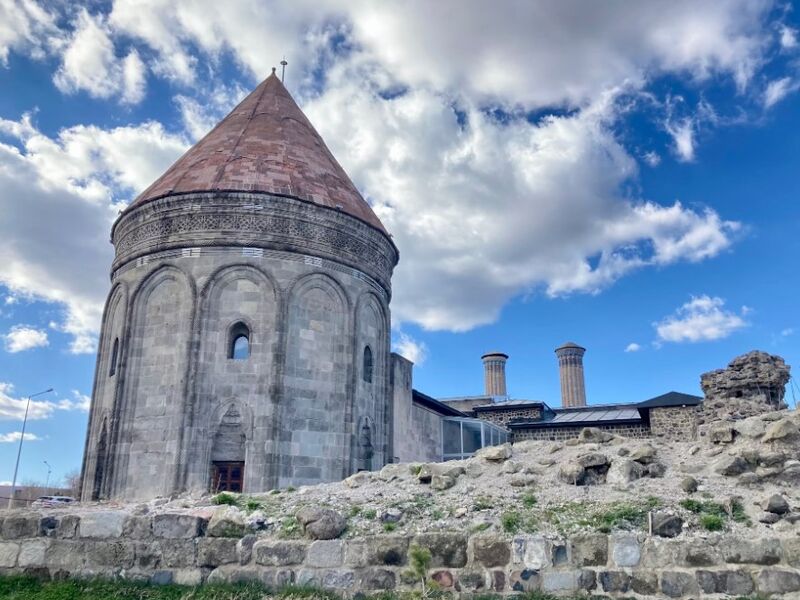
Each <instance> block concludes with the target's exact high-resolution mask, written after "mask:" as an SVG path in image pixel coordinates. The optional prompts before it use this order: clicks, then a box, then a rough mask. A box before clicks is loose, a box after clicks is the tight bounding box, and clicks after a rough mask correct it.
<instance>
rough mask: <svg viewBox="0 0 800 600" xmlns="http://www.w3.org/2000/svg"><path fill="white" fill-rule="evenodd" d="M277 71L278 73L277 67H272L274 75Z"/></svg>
mask: <svg viewBox="0 0 800 600" xmlns="http://www.w3.org/2000/svg"><path fill="white" fill-rule="evenodd" d="M275 71H277V69H276V68H275V67H272V74H273V75H275Z"/></svg>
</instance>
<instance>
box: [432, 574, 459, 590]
mask: <svg viewBox="0 0 800 600" xmlns="http://www.w3.org/2000/svg"><path fill="white" fill-rule="evenodd" d="M431 580H433V581H434V582H435V583H436V585H438V586H439V587H440V588H442V589H445V590H447V589H450V588H452V587H453V583H455V579H453V574H452V573H451V572H450V571H436V572H434V573H433V574H432V575H431Z"/></svg>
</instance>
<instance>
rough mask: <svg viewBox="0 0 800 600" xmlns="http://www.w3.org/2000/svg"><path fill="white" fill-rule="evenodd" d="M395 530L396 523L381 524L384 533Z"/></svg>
mask: <svg viewBox="0 0 800 600" xmlns="http://www.w3.org/2000/svg"><path fill="white" fill-rule="evenodd" d="M395 529H397V523H391V522H389V523H384V524H383V530H384V531H386V532H391V531H394V530H395Z"/></svg>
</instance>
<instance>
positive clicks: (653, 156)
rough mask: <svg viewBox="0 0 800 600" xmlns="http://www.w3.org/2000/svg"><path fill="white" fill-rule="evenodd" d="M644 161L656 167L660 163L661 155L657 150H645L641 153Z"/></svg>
mask: <svg viewBox="0 0 800 600" xmlns="http://www.w3.org/2000/svg"><path fill="white" fill-rule="evenodd" d="M642 158H643V159H644V162H646V163H647V164H648V165H649V166H651V167H657V166H658V165H659V164H661V156H659V154H658V152H655V151H653V150H651V151H650V152H645V153H644V154H643V155H642Z"/></svg>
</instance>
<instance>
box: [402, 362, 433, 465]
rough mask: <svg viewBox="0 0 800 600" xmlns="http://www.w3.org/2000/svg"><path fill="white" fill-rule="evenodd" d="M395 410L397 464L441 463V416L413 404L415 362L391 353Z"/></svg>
mask: <svg viewBox="0 0 800 600" xmlns="http://www.w3.org/2000/svg"><path fill="white" fill-rule="evenodd" d="M391 363H392V376H391V385H392V411H393V418H392V422H393V431H392V440H393V449H392V456H393V459H394V462H417V461H419V462H436V461H440V460H442V417H441V415H439V414H437V413H435V412H433V411H430V410H428V409H426V408H424V407H422V406H418V405H416V404H414V402H413V400H412V394H411V371H412V367H413V363H412V362H411V361H409V360H407V359H405V358H403V357H402V356H400V355H398V354H395V353H392V355H391Z"/></svg>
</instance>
